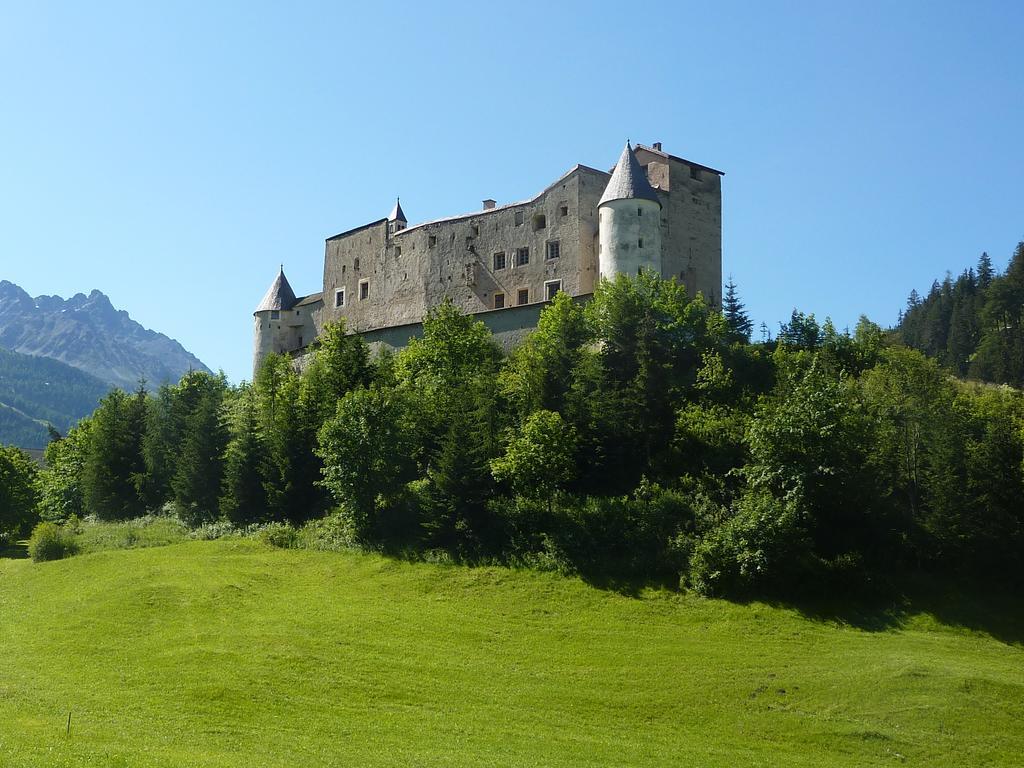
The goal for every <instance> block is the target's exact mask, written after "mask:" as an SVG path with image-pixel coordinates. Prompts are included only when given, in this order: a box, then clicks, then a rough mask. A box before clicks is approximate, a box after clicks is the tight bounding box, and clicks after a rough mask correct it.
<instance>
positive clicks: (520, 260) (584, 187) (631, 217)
mask: <svg viewBox="0 0 1024 768" xmlns="http://www.w3.org/2000/svg"><path fill="white" fill-rule="evenodd" d="M722 175H723V174H722V172H721V171H716V170H715V169H713V168H709V167H708V166H706V165H700V164H699V163H694V162H691V161H689V160H684V159H683V158H681V157H676V156H675V155H670V154H668V153H666V152H664V151H662V148H661V144H660V143H655V144H654V145H653V146H650V147H647V146H643V145H637V146H636V148H633V147H631V146H630V144H629V142H627V143H626V147H625V148H624V149H623V151H622V155H621V157H620V158H619V161H618V163H617V164H616V165H615V168H614V169H613V170H612V171H611V173H605V172H604V171H599V170H596V169H594V168H588V167H587V166H584V165H577V166H575V167H574V168H572V169H570V170H569V171H568V172H567V173H565V174H564V175H563V176H562V177H561V178H559V179H557V180H556V181H555V182H554V183H552V184H550V185H549V186H548V187H547V188H546V189H544V191H542V192H541V193H540V194H538V195H537V196H536V197H534V198H532V199H530V200H526V201H523V202H518V203H510V204H508V205H501V206H499V205H497V204H496V203H495V201H494V200H484V201H483V209H482V210H479V211H476V212H475V213H467V214H463V215H461V216H453V217H450V218H445V219H438V220H436V221H429V222H426V223H423V224H417V225H415V226H409V224H408V221H407V220H406V217H405V213H404V212H403V211H402V206H401V204H400V202H399V201H397V200H396V202H395V206H394V208H393V209H392V211H391V213H390V214H389V215H388V216H387V217H386V218H382V219H378V220H377V221H372V222H370V223H369V224H364V225H363V226H361V227H356V228H355V229H350V230H348V231H346V232H342V233H341V234H338V235H334V236H333V237H329V238H327V246H326V253H325V255H324V280H323V290H322V291H321V292H319V293H313V294H310V295H308V296H303V297H297V296H296V295H295V293H294V292H293V291H292V288H291V286H290V285H289V284H288V279H287V278H286V277H285V276H284V268H283V266H282V269H281V271H280V272H279V273H278V275H277V278H276V280H274V282H273V284H272V285H271V287H270V289H269V290H268V291H267V294H266V295H265V296H264V297H263V301H262V302H260V305H259V307H258V308H257V309H256V312H255V313H254V317H255V348H254V354H253V367H254V372H255V370H257V369H258V368H259V365H260V363H261V362H262V360H263V359H264V357H266V355H267V354H269V353H271V352H275V353H279V354H282V353H288V354H295V355H301V353H302V351H303V350H304V349H306V348H307V347H308V346H309V345H310V344H311V343H312V342H313V341H314V340H315V339H316V338H317V336H318V335H319V333H320V331H321V329H322V328H323V327H324V325H325V324H327V323H329V322H333V321H338V320H340V319H344V320H345V323H346V327H347V328H348V329H349V330H350V331H354V332H356V333H360V334H362V335H363V336H364V337H365V338H367V340H368V341H370V342H379V343H381V344H387V345H390V346H400V345H401V344H403V343H404V342H405V341H407V340H408V339H409V338H410V337H411V336H412V335H415V333H416V331H417V330H418V328H419V327H420V326H419V324H420V322H421V321H422V319H423V317H424V315H426V313H427V310H429V309H430V308H431V307H433V306H435V305H436V304H438V303H440V302H441V301H442V300H443V299H445V298H449V299H451V300H452V301H453V302H454V303H455V304H456V306H458V307H459V308H461V309H462V310H463V311H464V312H466V313H469V314H473V315H475V316H477V317H478V318H479V319H481V320H483V321H484V322H485V323H486V324H487V325H488V326H489V327H490V328H491V330H492V331H494V333H495V335H496V337H497V338H498V339H499V340H500V341H503V342H504V343H505V344H511V343H514V342H515V341H516V339H517V338H519V337H521V335H522V334H523V333H524V332H525V331H528V330H529V329H530V328H532V327H534V326H535V325H536V320H537V317H538V316H539V311H540V309H541V308H542V307H543V306H544V304H545V303H546V302H548V301H550V300H551V299H552V298H553V297H554V295H555V294H556V293H557V292H558V291H565V292H566V293H568V294H569V295H570V296H574V297H586V296H588V295H589V294H592V293H593V291H594V288H595V286H596V285H597V283H598V281H599V280H600V278H601V277H602V276H605V277H607V276H611V275H614V274H617V273H619V272H625V273H628V274H636V273H637V271H638V270H640V269H650V270H653V271H655V272H657V273H658V274H661V275H662V276H663V277H666V278H669V277H677V278H678V279H679V280H680V281H681V282H682V283H683V284H684V285H686V287H687V289H688V290H689V291H690V293H691V294H696V293H697V292H698V291H699V292H701V293H703V294H704V296H705V298H707V299H708V300H709V301H710V302H711V303H712V304H713V305H716V306H717V305H718V303H719V301H720V298H721V287H722V186H721V177H722Z"/></svg>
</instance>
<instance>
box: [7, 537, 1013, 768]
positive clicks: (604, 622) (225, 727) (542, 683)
mask: <svg viewBox="0 0 1024 768" xmlns="http://www.w3.org/2000/svg"><path fill="white" fill-rule="evenodd" d="M862 618H864V621H863V624H864V625H865V627H870V628H858V627H856V626H852V625H850V624H847V623H842V622H837V621H830V620H821V619H810V618H807V617H805V616H802V615H801V614H800V613H798V612H797V611H795V610H792V609H788V608H778V607H771V606H768V605H764V604H750V605H736V604H732V603H727V602H721V601H714V600H705V599H700V598H696V597H691V596H685V595H676V594H671V593H667V592H649V593H644V594H642V595H640V596H636V597H630V596H624V595H621V594H617V593H614V592H608V591H601V590H598V589H595V588H593V587H589V586H587V585H585V584H583V583H580V582H578V581H576V580H572V579H565V578H563V577H559V576H556V575H553V574H542V573H534V572H520V571H510V570H506V569H499V568H494V569H491V568H478V569H468V568H462V567H455V566H443V565H428V564H410V563H404V562H397V561H393V560H388V559H385V558H382V557H376V556H368V555H359V554H336V553H322V552H312V551H307V550H301V551H300V550H273V549H269V548H266V547H263V546H261V545H259V544H256V543H254V542H251V541H246V540H222V541H216V542H190V543H184V544H176V545H172V546H166V547H159V548H153V549H139V550H129V551H109V552H99V553H96V554H90V555H84V556H80V557H75V558H71V559H69V560H63V561H58V562H52V563H42V564H33V563H31V562H29V561H26V560H2V561H0V648H2V649H3V652H2V653H0V754H2V755H3V764H4V765H5V766H37V765H48V766H85V765H104V766H106V765H124V766H133V767H134V766H176V767H177V766H252V765H260V766H286V765H287V766H296V765H303V766H320V765H360V766H394V765H443V766H485V765H487V766H491V765H493V766H534V765H535V766H562V765H565V766H569V765H571V766H599V765H600V766H608V765H645V766H647V765H652V766H653V765H657V766H662V765H663V766H670V765H671V766H689V765H693V766H729V768H735V766H815V767H817V766H824V765H836V766H875V765H878V766H883V765H884V766H890V765H894V764H901V763H903V764H907V765H957V766H968V765H1015V764H1019V761H1020V756H1021V755H1022V754H1024V730H1022V729H1021V728H1020V723H1021V722H1022V721H1024V648H1022V646H1021V644H1020V636H1019V635H1016V634H1015V632H1016V631H1017V630H1019V628H1020V621H1021V617H1020V613H1019V612H1017V613H1015V614H1013V615H1012V616H1009V617H1003V618H1004V619H1006V621H1004V622H1003V623H1002V624H1001V625H1000V626H1002V627H1003V628H1004V630H1006V631H1005V632H1000V633H996V635H995V636H994V635H993V634H992V633H989V632H985V631H980V630H976V629H974V630H972V629H968V628H964V627H962V626H954V625H951V624H947V623H944V622H943V621H940V620H939V619H937V618H935V616H934V615H932V614H929V613H914V612H913V611H911V612H909V613H907V614H905V615H903V616H901V617H894V616H892V615H889V614H886V615H878V616H870V617H862ZM1007 622H1008V623H1007ZM69 710H71V712H72V722H71V734H70V737H66V736H65V728H66V722H67V716H68V711H69Z"/></svg>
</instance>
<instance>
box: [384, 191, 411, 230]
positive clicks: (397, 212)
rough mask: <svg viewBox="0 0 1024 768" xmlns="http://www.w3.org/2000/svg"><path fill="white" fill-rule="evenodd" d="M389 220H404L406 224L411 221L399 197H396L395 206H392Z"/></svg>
mask: <svg viewBox="0 0 1024 768" xmlns="http://www.w3.org/2000/svg"><path fill="white" fill-rule="evenodd" d="M388 221H402V222H405V223H406V224H408V223H409V220H408V219H407V218H405V212H404V211H403V210H402V203H401V201H400V200H399V199H398V198H397V197H396V198H395V207H394V208H392V209H391V213H389V214H388Z"/></svg>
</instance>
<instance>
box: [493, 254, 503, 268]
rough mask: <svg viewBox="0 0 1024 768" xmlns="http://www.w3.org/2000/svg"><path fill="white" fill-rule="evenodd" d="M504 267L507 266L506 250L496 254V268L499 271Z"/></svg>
mask: <svg viewBox="0 0 1024 768" xmlns="http://www.w3.org/2000/svg"><path fill="white" fill-rule="evenodd" d="M504 268H505V252H504V251H502V252H501V253H496V254H494V270H495V271H498V270H499V269H504Z"/></svg>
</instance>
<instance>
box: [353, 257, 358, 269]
mask: <svg viewBox="0 0 1024 768" xmlns="http://www.w3.org/2000/svg"><path fill="white" fill-rule="evenodd" d="M354 266H355V268H356V269H359V259H358V258H356V263H355V264H354Z"/></svg>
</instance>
